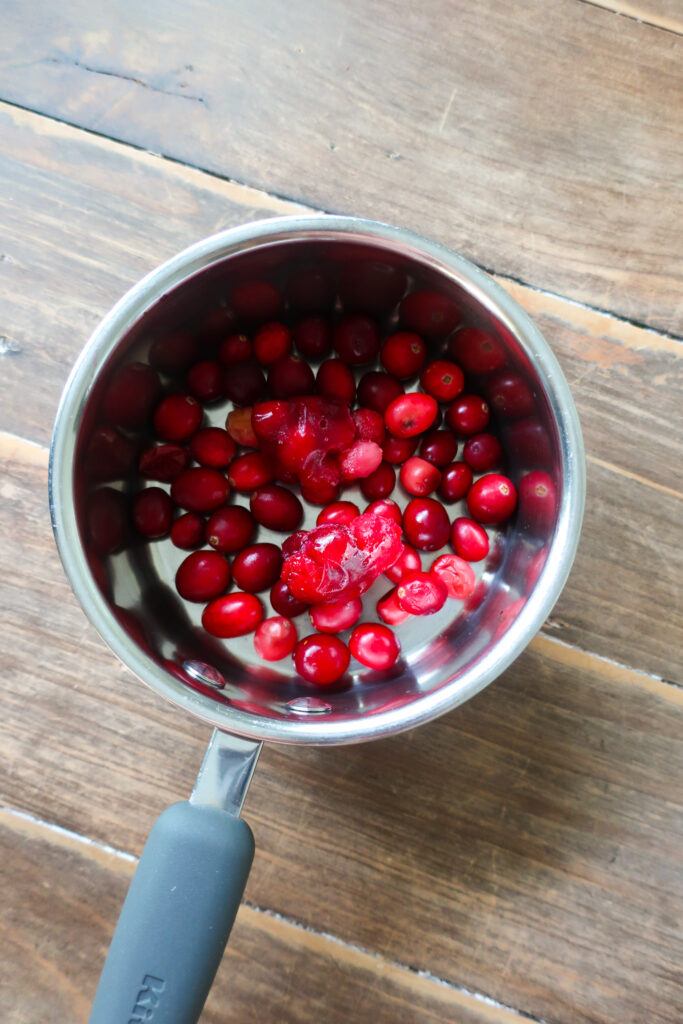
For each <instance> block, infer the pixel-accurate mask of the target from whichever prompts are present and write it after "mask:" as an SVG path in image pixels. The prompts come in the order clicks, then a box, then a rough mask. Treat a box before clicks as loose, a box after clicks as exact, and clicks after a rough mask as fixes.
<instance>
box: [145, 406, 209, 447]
mask: <svg viewBox="0 0 683 1024" xmlns="http://www.w3.org/2000/svg"><path fill="white" fill-rule="evenodd" d="M203 416H204V410H203V409H202V407H201V405H200V404H199V402H198V401H197V399H196V398H193V397H192V395H168V396H167V397H166V398H164V399H163V400H162V401H161V402H160V403H159V405H158V406H157V408H156V412H155V413H154V429H155V430H156V432H157V434H158V435H159V437H160V438H162V440H164V441H187V439H188V438H189V437H192V435H193V434H194V432H195V431H196V430H198V429H199V426H200V424H201V422H202V417H203Z"/></svg>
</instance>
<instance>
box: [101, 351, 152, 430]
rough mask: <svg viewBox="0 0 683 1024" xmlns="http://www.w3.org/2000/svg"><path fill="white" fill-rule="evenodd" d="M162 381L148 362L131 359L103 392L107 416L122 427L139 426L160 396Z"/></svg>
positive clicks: (105, 414) (145, 419)
mask: <svg viewBox="0 0 683 1024" xmlns="http://www.w3.org/2000/svg"><path fill="white" fill-rule="evenodd" d="M160 391H161V384H160V383H159V377H158V375H157V373H156V370H153V369H152V367H151V366H147V365H146V364H145V363H129V364H128V366H123V367H122V368H121V369H120V370H117V372H116V373H115V374H114V376H113V377H112V379H111V381H110V383H109V386H108V388H107V390H106V392H105V395H104V402H103V411H104V418H105V419H106V420H108V421H109V422H110V423H115V424H116V425H117V426H119V427H132V428H135V427H140V426H142V424H143V423H146V422H147V420H148V419H149V417H150V415H151V413H152V410H153V409H154V406H155V405H156V404H157V401H158V399H159V393H160Z"/></svg>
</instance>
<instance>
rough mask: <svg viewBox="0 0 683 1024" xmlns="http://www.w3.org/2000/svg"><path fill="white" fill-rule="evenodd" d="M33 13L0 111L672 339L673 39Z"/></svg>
mask: <svg viewBox="0 0 683 1024" xmlns="http://www.w3.org/2000/svg"><path fill="white" fill-rule="evenodd" d="M32 11H33V17H32V18H31V20H30V23H28V22H27V19H26V16H25V7H24V5H23V4H21V3H20V2H19V0H9V2H8V3H6V4H5V5H4V9H3V32H2V45H1V47H0V97H2V98H3V99H5V100H8V101H10V102H12V103H15V104H18V105H20V106H23V107H28V108H31V109H34V110H37V111H41V112H44V113H48V114H50V115H52V116H54V117H58V118H60V119H63V120H65V121H68V122H70V123H73V124H76V125H79V126H82V127H85V128H88V129H91V130H93V131H96V132H99V133H101V134H104V135H107V136H112V137H115V138H118V139H121V140H124V141H127V142H131V143H134V144H135V145H138V146H141V147H143V148H145V149H151V150H153V151H154V152H159V153H164V154H165V155H168V156H172V157H174V158H176V159H179V160H182V161H184V162H186V163H189V164H191V165H193V166H201V167H204V168H206V169H208V170H211V171H214V172H216V173H218V174H221V175H223V176H227V177H229V178H233V179H236V180H239V181H245V182H249V183H251V184H255V185H257V186H259V187H261V188H264V189H266V190H268V191H270V192H274V193H277V194H280V195H287V196H290V197H292V198H295V199H297V200H301V201H304V202H307V203H309V204H312V205H314V206H317V207H321V208H323V209H328V210H335V211H337V212H346V213H354V214H358V215H364V216H374V217H377V218H379V219H384V220H388V221H392V222H398V223H401V224H403V225H405V226H406V227H410V228H413V229H416V230H419V231H422V232H423V233H425V234H428V235H431V236H433V237H435V238H437V239H438V240H440V241H443V242H445V243H446V244H449V245H451V246H452V247H454V248H457V249H459V250H461V251H462V252H464V253H465V254H466V255H469V256H470V257H471V258H472V259H474V260H475V261H476V262H478V263H480V264H481V265H483V266H486V267H491V268H493V269H495V270H496V271H498V272H500V273H505V274H507V275H509V276H513V277H515V278H518V279H521V280H524V281H527V282H530V283H533V284H535V285H537V286H539V287H542V288H545V289H548V290H551V291H554V292H558V293H561V294H566V295H571V296H572V297H574V298H577V299H580V300H581V301H584V302H587V303H589V304H591V305H593V306H597V307H599V308H601V309H607V310H611V311H614V312H618V313H619V314H621V315H623V316H625V317H627V318H629V319H633V320H637V321H639V322H642V323H647V324H649V325H651V326H655V327H657V328H659V329H661V330H664V331H668V332H671V333H674V334H678V335H680V334H683V326H682V320H681V318H682V316H683V288H682V286H681V285H682V282H681V258H680V257H681V250H680V232H679V230H678V225H679V224H680V223H681V220H682V219H683V218H682V217H681V211H682V205H681V204H682V197H683V193H682V188H683V186H682V181H683V175H682V174H681V170H682V166H681V153H682V152H683V145H682V139H681V132H682V131H683V128H682V125H681V121H680V118H679V117H678V112H679V111H680V109H681V107H682V106H683V80H682V79H681V76H680V73H679V69H680V65H681V55H682V52H683V42H681V39H680V38H679V37H677V36H676V35H673V34H672V33H671V32H668V31H663V30H661V29H659V28H656V27H652V26H650V25H647V24H639V23H638V22H637V21H636V20H634V19H633V18H621V19H617V18H616V17H615V15H614V14H613V13H612V11H608V10H604V9H601V8H600V7H596V6H592V5H590V4H583V3H577V2H576V0H553V3H551V4H548V3H547V2H546V0H525V2H524V3H521V4H514V5H508V4H500V3H497V2H496V0H487V2H485V3H478V4H464V3H448V2H446V0H430V2H429V3H425V4H421V5H418V6H417V7H415V5H412V6H411V5H408V4H396V3H394V2H391V0H384V2H382V3H375V4H372V5H370V7H369V8H368V5H367V4H366V3H364V2H362V0H355V2H353V3H349V2H348V0H335V2H333V3H327V4H325V5H324V8H323V9H322V10H321V8H320V5H319V4H315V3H314V2H313V0H307V2H306V3H302V4H298V5H297V6H296V9H294V10H290V9H287V11H286V12H285V11H284V10H283V9H282V7H281V5H280V4H278V3H277V2H275V0H260V2H258V3H252V4H248V5H245V4H237V3H232V4H230V5H228V6H227V7H226V8H225V9H224V11H223V14H222V16H221V17H219V18H216V17H215V11H214V8H213V7H212V6H211V5H210V4H206V3H201V2H197V3H194V4H191V5H188V4H186V3H182V2H180V0H175V2H170V3H168V4H166V5H165V6H164V8H163V13H162V11H161V9H157V8H147V7H143V8H141V7H140V6H139V5H136V6H134V5H133V4H132V3H131V2H130V0H117V2H116V3H112V4H108V5H107V6H106V7H101V8H98V9H97V10H93V9H92V8H91V6H90V5H87V4H86V3H85V2H84V0H65V2H64V3H62V4H61V5H60V8H59V12H58V13H56V12H55V11H54V9H53V5H52V4H50V3H49V2H48V0H40V2H38V4H37V5H34V7H33V8H32ZM207 24H210V26H211V29H210V31H208V32H207Z"/></svg>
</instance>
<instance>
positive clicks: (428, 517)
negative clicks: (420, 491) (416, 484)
mask: <svg viewBox="0 0 683 1024" xmlns="http://www.w3.org/2000/svg"><path fill="white" fill-rule="evenodd" d="M403 532H404V533H405V535H406V537H407V538H408V541H409V543H410V544H412V545H413V547H414V548H417V549H418V551H436V550H437V549H438V548H442V547H443V546H444V544H446V543H447V542H448V538H449V536H450V533H451V524H450V520H449V518H448V515H447V513H446V510H445V508H444V507H443V505H441V504H439V502H438V501H435V500H434V499H433V498H413V500H412V501H409V502H408V504H407V506H406V509H405V511H404V513H403Z"/></svg>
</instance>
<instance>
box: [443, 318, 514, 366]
mask: <svg viewBox="0 0 683 1024" xmlns="http://www.w3.org/2000/svg"><path fill="white" fill-rule="evenodd" d="M448 350H449V352H450V354H451V355H452V356H453V358H454V359H455V360H456V361H457V362H458V363H459V364H460V366H462V368H463V370H466V371H467V373H491V372H492V371H493V370H500V369H501V368H502V367H503V366H505V360H506V355H505V348H504V346H503V345H502V344H501V343H500V341H499V340H498V338H495V337H494V336H493V335H492V334H489V333H488V331H482V330H481V329H480V328H479V327H463V328H461V329H460V330H459V331H456V332H455V334H454V335H453V337H452V338H451V339H450V340H449V342H448Z"/></svg>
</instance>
